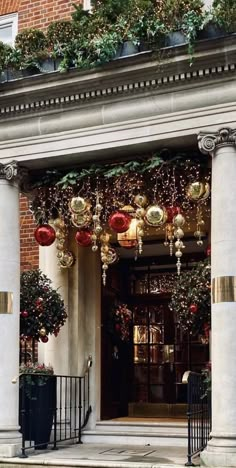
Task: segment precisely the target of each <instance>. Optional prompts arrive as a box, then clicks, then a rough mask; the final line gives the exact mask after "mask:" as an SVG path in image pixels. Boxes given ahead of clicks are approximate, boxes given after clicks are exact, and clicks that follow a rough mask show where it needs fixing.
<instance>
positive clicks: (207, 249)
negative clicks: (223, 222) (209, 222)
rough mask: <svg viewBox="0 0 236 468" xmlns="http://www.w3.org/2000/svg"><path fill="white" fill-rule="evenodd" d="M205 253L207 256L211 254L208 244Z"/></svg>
mask: <svg viewBox="0 0 236 468" xmlns="http://www.w3.org/2000/svg"><path fill="white" fill-rule="evenodd" d="M206 255H207V257H210V256H211V246H210V244H209V245H208V246H207V248H206Z"/></svg>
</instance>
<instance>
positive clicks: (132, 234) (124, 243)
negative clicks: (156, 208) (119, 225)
mask: <svg viewBox="0 0 236 468" xmlns="http://www.w3.org/2000/svg"><path fill="white" fill-rule="evenodd" d="M137 225H138V220H137V219H136V218H134V219H132V221H131V223H130V227H129V229H128V231H126V232H124V233H123V234H118V235H117V240H118V242H119V244H120V245H121V247H124V248H126V249H132V248H133V247H136V246H137Z"/></svg>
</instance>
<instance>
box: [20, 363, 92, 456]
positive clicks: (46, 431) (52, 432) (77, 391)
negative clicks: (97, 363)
mask: <svg viewBox="0 0 236 468" xmlns="http://www.w3.org/2000/svg"><path fill="white" fill-rule="evenodd" d="M91 365H92V359H91V357H89V359H88V362H87V367H86V370H85V372H84V373H83V375H82V376H81V377H77V376H66V375H49V374H39V373H38V374H36V373H35V374H22V375H20V411H19V424H20V427H21V432H22V457H26V456H27V455H26V451H27V449H32V448H35V449H37V450H40V449H46V448H47V447H49V448H51V449H56V448H57V446H58V444H59V443H60V442H64V441H67V440H71V441H72V440H73V441H75V442H76V443H79V444H80V443H82V442H81V435H82V429H83V428H84V427H85V426H86V424H87V422H88V419H89V415H90V413H91V411H92V410H91V406H90V382H89V369H90V367H91Z"/></svg>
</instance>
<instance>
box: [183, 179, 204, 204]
mask: <svg viewBox="0 0 236 468" xmlns="http://www.w3.org/2000/svg"><path fill="white" fill-rule="evenodd" d="M186 193H187V197H188V198H189V199H190V200H191V201H193V202H199V201H202V200H205V199H206V198H208V197H209V194H210V185H209V183H208V182H200V181H196V182H191V183H190V184H189V185H188V187H187V190H186Z"/></svg>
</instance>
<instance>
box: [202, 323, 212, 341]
mask: <svg viewBox="0 0 236 468" xmlns="http://www.w3.org/2000/svg"><path fill="white" fill-rule="evenodd" d="M203 330H204V334H205V336H206V337H207V338H209V332H210V325H209V323H204V324H203Z"/></svg>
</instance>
